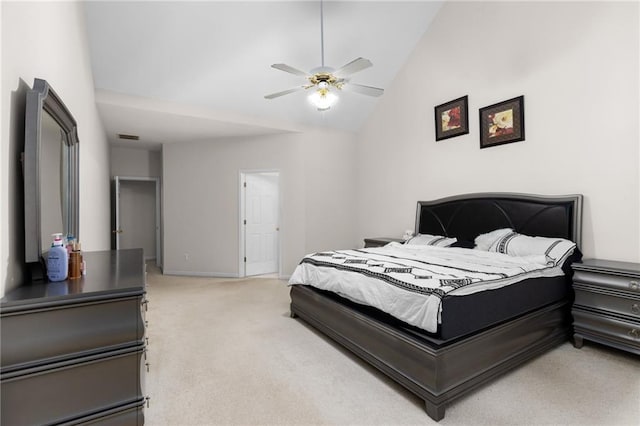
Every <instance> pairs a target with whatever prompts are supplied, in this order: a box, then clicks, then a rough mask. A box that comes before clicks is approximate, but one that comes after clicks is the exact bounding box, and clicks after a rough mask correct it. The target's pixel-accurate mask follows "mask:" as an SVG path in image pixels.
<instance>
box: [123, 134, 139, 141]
mask: <svg viewBox="0 0 640 426" xmlns="http://www.w3.org/2000/svg"><path fill="white" fill-rule="evenodd" d="M118 137H119V138H120V139H126V140H130V141H139V140H140V136H137V135H123V134H119V135H118Z"/></svg>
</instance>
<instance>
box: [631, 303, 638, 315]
mask: <svg viewBox="0 0 640 426" xmlns="http://www.w3.org/2000/svg"><path fill="white" fill-rule="evenodd" d="M631 312H633V313H634V314H640V305H638V304H637V303H634V304H633V305H631Z"/></svg>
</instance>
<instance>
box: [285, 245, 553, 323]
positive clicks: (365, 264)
mask: <svg viewBox="0 0 640 426" xmlns="http://www.w3.org/2000/svg"><path fill="white" fill-rule="evenodd" d="M562 274H563V272H562V270H561V268H560V267H556V266H553V265H547V263H546V259H545V258H544V256H527V257H515V256H509V255H506V254H502V253H492V252H486V251H480V250H471V249H464V248H449V247H445V248H442V247H434V246H409V245H402V244H398V243H391V244H388V245H386V246H384V247H376V248H367V249H360V250H337V251H326V252H320V253H313V254H310V255H307V256H305V257H304V258H303V259H302V261H301V262H300V264H299V265H298V266H297V268H296V269H295V271H294V273H293V275H292V276H291V279H290V280H289V285H296V284H305V285H310V286H313V287H316V288H319V289H323V290H328V291H331V292H334V293H336V294H338V295H340V296H342V297H344V298H346V299H349V300H352V301H354V302H356V303H360V304H364V305H369V306H373V307H375V308H378V309H380V310H382V311H384V312H386V313H388V314H390V315H393V316H394V317H396V318H398V319H400V320H402V321H404V322H406V323H408V324H411V325H414V326H417V327H420V328H422V329H424V330H426V331H428V332H431V333H435V332H437V329H438V323H439V319H440V312H441V302H442V297H444V296H445V295H447V294H450V295H452V296H454V295H464V294H470V293H474V292H477V291H484V290H489V289H494V288H499V287H503V286H506V285H509V284H513V283H516V282H519V281H522V280H524V279H527V278H536V277H553V276H559V275H562Z"/></svg>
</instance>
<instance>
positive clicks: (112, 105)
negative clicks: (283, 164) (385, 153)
mask: <svg viewBox="0 0 640 426" xmlns="http://www.w3.org/2000/svg"><path fill="white" fill-rule="evenodd" d="M440 6H441V2H434V1H409V2H402V1H387V2H384V1H325V2H324V5H323V8H324V56H325V64H326V65H327V66H331V67H333V68H339V67H341V66H342V65H344V64H346V63H348V62H350V61H351V60H353V59H355V58H358V57H364V58H367V59H369V60H370V61H371V62H372V63H373V67H371V68H368V69H366V70H363V71H361V72H358V73H356V74H353V76H352V78H351V79H352V81H353V82H355V83H359V84H363V85H367V86H376V87H381V88H387V87H388V86H389V85H390V84H391V83H392V81H393V79H394V78H395V76H396V74H397V73H398V71H399V70H400V69H401V67H402V66H403V64H404V62H405V61H406V59H407V58H408V56H409V54H410V53H411V51H412V50H413V48H414V47H415V45H416V44H417V42H418V40H419V39H420V38H421V37H422V35H423V34H424V32H425V31H426V29H427V27H428V26H429V24H430V23H431V21H432V20H433V18H434V16H435V15H436V13H437V11H438V10H439V8H440ZM85 12H86V18H87V32H88V38H89V49H90V52H91V63H92V68H93V75H94V82H95V87H96V95H97V96H96V98H97V103H98V108H99V112H100V115H101V118H102V120H103V122H104V124H105V127H106V129H107V132H108V134H109V139H110V141H111V142H112V143H116V144H117V143H124V142H119V141H118V139H117V136H116V135H117V134H119V133H124V134H136V135H139V136H140V141H139V142H137V144H139V145H142V146H158V144H160V143H172V142H185V141H202V140H215V139H217V138H221V137H234V136H251V135H261V134H273V133H279V132H291V131H299V130H300V129H301V128H303V127H305V126H321V127H331V128H336V129H343V130H348V131H357V130H358V129H359V128H360V126H361V125H362V124H363V123H364V122H365V120H366V119H367V117H368V116H369V114H370V113H371V112H372V110H373V109H374V108H375V105H376V103H377V102H379V101H380V99H381V98H373V97H368V96H364V95H361V94H358V93H353V92H347V91H342V92H340V100H339V101H338V103H337V104H336V105H335V106H334V107H332V108H331V109H330V110H328V111H325V112H319V111H317V110H316V109H315V107H313V106H312V105H311V104H310V103H309V102H308V101H307V99H306V98H307V96H308V92H304V91H299V92H296V93H293V94H290V95H286V96H283V97H280V98H276V99H272V100H267V99H265V98H264V95H266V94H269V93H273V92H278V91H281V90H285V89H289V88H291V87H295V86H299V85H301V84H303V83H304V78H301V77H298V76H296V75H293V74H289V73H285V72H282V71H279V70H276V69H273V68H271V64H274V63H286V64H288V65H291V66H293V67H295V68H298V69H301V70H303V71H309V70H311V69H313V68H315V67H318V66H320V64H321V37H320V2H319V1H303V0H298V1H280V2H274V1H256V2H249V1H228V2H221V1H195V2H184V1H144V2H130V1H90V2H86V3H85ZM383 96H384V95H383ZM128 143H131V142H128Z"/></svg>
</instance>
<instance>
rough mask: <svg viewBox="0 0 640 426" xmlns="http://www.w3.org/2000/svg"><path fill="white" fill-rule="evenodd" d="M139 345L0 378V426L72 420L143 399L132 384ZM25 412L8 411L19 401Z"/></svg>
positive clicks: (140, 355)
mask: <svg viewBox="0 0 640 426" xmlns="http://www.w3.org/2000/svg"><path fill="white" fill-rule="evenodd" d="M143 349H144V345H142V344H141V345H140V346H139V347H137V348H130V349H125V350H115V351H110V352H106V353H103V354H100V355H93V356H88V357H84V358H81V359H76V360H73V361H64V362H60V363H53V364H48V365H46V366H44V367H38V368H32V369H25V370H22V371H18V372H15V373H13V374H12V373H8V374H4V375H3V377H2V407H1V408H2V414H1V416H0V422H1V423H2V424H3V425H5V424H6V425H16V426H17V425H33V424H50V423H58V422H66V421H72V420H73V419H74V418H80V417H84V416H87V415H91V414H93V413H96V412H100V411H104V410H108V409H114V408H117V407H119V406H122V405H123V404H127V403H129V404H131V403H136V402H139V401H141V400H142V397H141V395H142V391H141V389H140V382H139V381H138V380H137V377H138V372H139V368H140V363H141V359H142V354H143ZM25 398H28V399H29V400H30V401H37V404H32V405H31V408H30V409H24V410H11V409H8V408H10V407H17V406H21V405H23V404H24V399H25Z"/></svg>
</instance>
